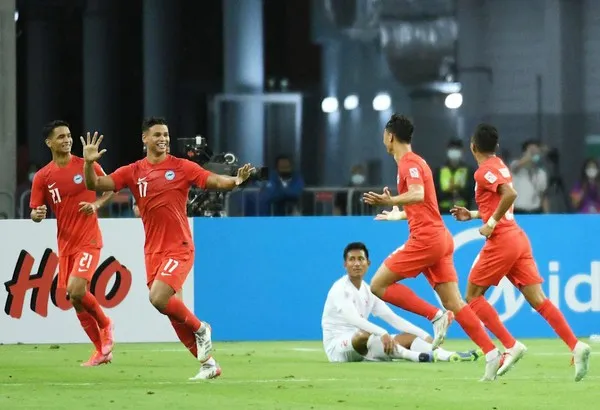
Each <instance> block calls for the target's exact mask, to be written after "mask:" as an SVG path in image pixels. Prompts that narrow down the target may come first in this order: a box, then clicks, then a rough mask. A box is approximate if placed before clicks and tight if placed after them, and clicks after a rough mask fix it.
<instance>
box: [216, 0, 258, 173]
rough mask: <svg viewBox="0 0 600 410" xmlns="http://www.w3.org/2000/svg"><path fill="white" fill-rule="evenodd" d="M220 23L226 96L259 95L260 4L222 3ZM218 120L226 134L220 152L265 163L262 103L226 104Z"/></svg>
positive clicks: (246, 1)
mask: <svg viewBox="0 0 600 410" xmlns="http://www.w3.org/2000/svg"><path fill="white" fill-rule="evenodd" d="M223 19H224V25H223V27H224V47H225V52H224V60H225V61H224V67H225V87H224V88H225V92H226V93H240V94H242V93H243V94H261V93H262V92H263V89H264V88H263V86H264V59H263V54H264V51H263V3H262V0H244V1H239V0H224V1H223ZM217 120H220V121H221V124H222V125H221V129H223V130H224V129H227V130H228V132H227V133H223V132H221V135H220V136H219V137H220V138H221V139H222V141H221V147H222V148H227V149H228V150H231V151H234V152H235V153H236V154H237V155H238V157H239V158H240V161H242V162H251V163H253V164H262V163H263V162H264V147H265V125H264V121H265V114H264V107H263V104H262V103H260V102H251V101H243V102H236V103H225V106H224V107H223V106H222V107H221V118H220V119H217ZM224 121H225V122H226V123H227V124H226V125H227V127H226V128H224V127H223V125H225V124H223V122H224ZM223 139H224V140H225V141H226V142H225V143H223V142H224V141H223Z"/></svg>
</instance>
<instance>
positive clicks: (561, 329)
mask: <svg viewBox="0 0 600 410" xmlns="http://www.w3.org/2000/svg"><path fill="white" fill-rule="evenodd" d="M537 311H538V313H539V314H540V315H542V317H543V318H544V319H546V322H548V323H549V324H550V326H552V329H554V331H555V332H556V334H557V335H558V336H559V337H560V338H561V339H562V340H563V341H564V342H565V343H566V344H567V346H569V349H571V350H573V349H574V348H575V345H576V344H577V337H576V336H575V334H574V333H573V331H572V330H571V326H569V324H568V323H567V320H566V319H565V317H564V316H563V314H562V313H561V311H560V310H558V308H557V307H556V306H554V304H553V303H552V302H551V301H550V299H546V300H544V301H543V302H542V304H541V305H540V306H538V308H537Z"/></svg>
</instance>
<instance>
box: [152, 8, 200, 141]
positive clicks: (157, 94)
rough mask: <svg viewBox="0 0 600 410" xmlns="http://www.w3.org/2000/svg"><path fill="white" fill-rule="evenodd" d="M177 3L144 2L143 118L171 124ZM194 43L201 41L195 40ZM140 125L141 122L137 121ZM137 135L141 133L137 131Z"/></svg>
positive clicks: (174, 114)
mask: <svg viewBox="0 0 600 410" xmlns="http://www.w3.org/2000/svg"><path fill="white" fill-rule="evenodd" d="M176 3H177V2H174V1H172V0H144V2H143V30H144V37H143V42H144V45H143V48H144V116H145V117H149V116H154V117H164V118H165V119H166V120H167V121H174V120H175V116H176V113H175V112H174V111H173V108H174V106H175V105H174V102H173V100H174V98H175V86H176V67H175V56H176V54H177V52H178V50H177V49H176V47H177V44H176V32H177V30H176V29H174V28H173V27H175V26H176V25H177V24H179V23H178V22H177V6H176ZM198 41H204V39H201V38H198ZM140 125H141V122H140ZM140 132H141V131H140Z"/></svg>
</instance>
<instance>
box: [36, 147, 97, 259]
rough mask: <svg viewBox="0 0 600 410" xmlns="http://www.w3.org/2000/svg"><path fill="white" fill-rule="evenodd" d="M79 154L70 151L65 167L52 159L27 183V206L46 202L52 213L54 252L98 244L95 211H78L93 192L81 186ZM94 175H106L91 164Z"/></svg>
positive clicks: (66, 252) (71, 251) (65, 252)
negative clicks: (55, 234)
mask: <svg viewBox="0 0 600 410" xmlns="http://www.w3.org/2000/svg"><path fill="white" fill-rule="evenodd" d="M83 164H84V160H83V158H80V157H77V156H75V155H71V159H70V160H69V163H68V164H67V165H66V166H65V167H62V168H61V167H59V166H58V165H56V163H55V162H54V161H52V162H50V163H48V164H47V165H46V166H45V167H43V168H42V169H40V170H39V171H38V172H36V174H35V176H34V177H33V182H32V184H31V198H30V200H29V206H30V207H31V208H37V207H38V206H42V205H44V204H48V205H49V206H50V209H52V212H53V213H54V215H56V224H57V231H58V232H57V237H58V254H59V255H61V256H68V255H72V254H74V253H77V252H79V251H80V250H81V249H85V248H98V249H99V248H102V234H101V233H100V227H99V226H98V217H97V216H96V214H93V215H85V214H84V213H82V212H79V208H81V205H79V203H80V202H89V203H92V202H94V201H96V199H97V197H96V192H95V191H90V190H88V189H87V188H86V187H85V182H84V179H83ZM94 169H95V170H96V174H97V175H100V176H102V175H106V174H105V173H104V171H103V170H102V167H101V166H100V165H98V164H94Z"/></svg>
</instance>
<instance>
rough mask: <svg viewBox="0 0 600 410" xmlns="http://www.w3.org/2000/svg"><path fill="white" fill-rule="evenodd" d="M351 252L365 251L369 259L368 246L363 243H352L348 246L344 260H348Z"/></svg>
mask: <svg viewBox="0 0 600 410" xmlns="http://www.w3.org/2000/svg"><path fill="white" fill-rule="evenodd" d="M350 251H363V252H364V253H365V256H366V257H367V259H369V250H368V249H367V245H365V244H364V243H362V242H351V243H349V244H348V245H346V247H345V248H344V260H346V258H347V257H348V253H350Z"/></svg>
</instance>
